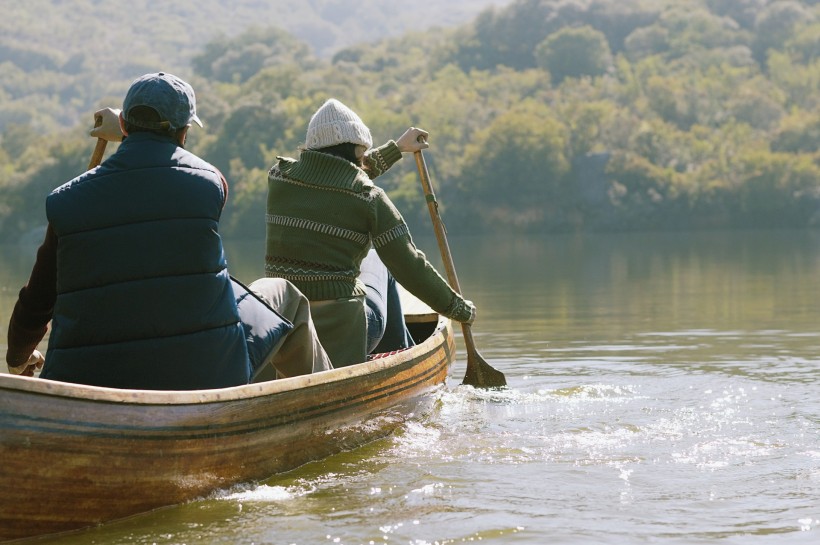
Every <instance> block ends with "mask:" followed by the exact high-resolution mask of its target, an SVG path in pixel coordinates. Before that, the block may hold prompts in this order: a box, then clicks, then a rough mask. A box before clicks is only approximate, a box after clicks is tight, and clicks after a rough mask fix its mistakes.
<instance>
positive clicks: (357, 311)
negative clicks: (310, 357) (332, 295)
mask: <svg viewBox="0 0 820 545" xmlns="http://www.w3.org/2000/svg"><path fill="white" fill-rule="evenodd" d="M310 310H311V312H312V313H313V320H314V322H315V324H316V331H317V332H318V334H319V338H320V339H321V340H322V346H324V347H325V350H327V353H328V355H329V356H330V360H331V361H332V362H333V366H334V367H346V366H348V365H353V364H355V363H362V362H363V361H365V359H366V358H367V316H366V314H365V304H364V295H360V296H358V297H347V298H342V299H329V300H325V301H311V302H310Z"/></svg>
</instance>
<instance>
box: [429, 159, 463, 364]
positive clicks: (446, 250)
mask: <svg viewBox="0 0 820 545" xmlns="http://www.w3.org/2000/svg"><path fill="white" fill-rule="evenodd" d="M414 155H415V157H416V166H417V167H418V169H419V175H420V176H421V186H422V188H423V189H424V196H425V198H426V200H427V209H428V210H429V211H430V218H431V219H432V220H433V230H434V231H435V233H436V240H437V241H438V247H439V250H440V251H441V259H442V261H443V262H444V270H445V271H446V272H447V280H449V282H450V287H452V288H453V289H454V290H456V291H457V292H458V293H459V295H462V293H461V286H460V285H459V283H458V275H457V274H456V266H455V263H453V255H452V254H451V253H450V245H449V244H448V243H447V233H446V229H445V227H444V222H443V221H442V219H441V215H440V214H439V210H438V201H437V200H436V194H435V192H434V191H433V186H432V184H431V183H430V174H429V173H428V172H427V163H426V162H425V160H424V155H423V153H422V152H421V151H417V152H415V153H414ZM461 329H462V332H463V333H464V344H465V345H466V346H467V352H472V351H474V350H475V349H476V348H475V342H474V341H473V331H472V329H471V328H470V324H465V323H462V324H461Z"/></svg>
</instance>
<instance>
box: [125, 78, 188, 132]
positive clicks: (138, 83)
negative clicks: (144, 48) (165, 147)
mask: <svg viewBox="0 0 820 545" xmlns="http://www.w3.org/2000/svg"><path fill="white" fill-rule="evenodd" d="M122 119H123V122H124V128H125V130H126V132H136V131H138V130H148V131H151V132H158V133H161V134H169V135H172V136H173V135H176V134H179V133H180V132H183V131H184V130H185V129H187V127H189V126H190V124H191V121H193V122H195V123H196V124H197V125H199V126H200V127H201V126H202V121H200V120H199V117H197V115H196V97H195V96H194V90H193V88H192V87H191V86H190V85H188V83H186V82H184V81H183V80H181V79H179V78H178V77H176V76H174V75H172V74H168V73H165V72H158V73H155V74H146V75H144V76H142V77H140V78H137V79H136V80H134V82H133V83H132V84H131V87H130V88H129V89H128V93H127V94H126V95H125V100H124V101H123V103H122Z"/></svg>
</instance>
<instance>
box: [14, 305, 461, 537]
mask: <svg viewBox="0 0 820 545" xmlns="http://www.w3.org/2000/svg"><path fill="white" fill-rule="evenodd" d="M454 354H455V350H454V341H453V335H452V328H451V325H450V322H449V321H447V320H443V319H442V320H440V321H439V322H438V325H437V326H436V328H435V331H434V333H433V334H432V335H431V336H430V337H429V338H428V339H427V340H426V341H424V342H423V343H421V344H419V345H418V346H416V347H413V348H411V349H409V350H406V351H403V352H400V353H398V354H395V355H391V356H387V357H384V358H381V359H376V360H373V361H370V362H367V363H363V364H359V365H354V366H351V367H345V368H342V369H336V370H333V371H329V372H325V373H319V374H316V375H310V376H305V377H294V378H291V379H284V380H278V381H272V382H267V383H260V384H251V385H247V386H240V387H236V388H228V389H224V390H203V391H193V392H148V391H136V390H116V389H109V388H97V387H92V386H83V385H74V384H67V383H60V382H54V381H47V380H41V379H30V378H26V377H14V376H9V375H0V483H2V489H3V490H4V492H3V494H0V506H1V507H2V508H1V509H0V540H8V539H16V538H21V537H28V536H34V535H41V534H49V533H56V532H62V531H67V530H74V529H78V528H83V527H87V526H91V525H95V524H98V523H101V522H105V521H108V520H113V519H117V518H122V517H125V516H129V515H133V514H136V513H141V512H145V511H149V510H151V509H155V508H157V507H161V506H166V505H173V504H177V503H181V502H184V501H187V500H191V499H194V498H197V497H202V496H204V495H207V494H208V493H210V492H212V491H214V490H217V489H220V488H226V487H229V486H231V485H234V484H237V483H242V482H253V481H258V480H261V479H265V478H267V477H270V476H272V475H274V474H276V473H279V472H283V471H287V470H290V469H293V468H295V467H298V466H300V465H302V464H305V463H307V462H309V461H312V460H318V459H321V458H324V457H326V456H328V455H331V454H334V453H337V452H341V451H342V450H347V449H350V448H354V447H356V446H359V445H361V444H364V443H366V442H369V441H372V440H374V439H377V438H379V437H383V436H385V435H387V434H389V433H390V432H391V431H392V430H393V429H395V428H396V427H397V426H398V425H400V424H401V423H402V422H404V421H405V420H406V419H407V418H408V417H412V416H414V415H417V414H418V413H419V411H421V410H424V408H425V406H426V405H427V404H428V403H429V401H430V400H431V399H432V396H430V395H428V394H430V393H431V392H432V391H434V390H435V389H437V388H439V387H441V386H442V385H443V384H444V382H445V380H446V377H447V372H448V369H449V365H450V364H451V362H452V360H453V357H454Z"/></svg>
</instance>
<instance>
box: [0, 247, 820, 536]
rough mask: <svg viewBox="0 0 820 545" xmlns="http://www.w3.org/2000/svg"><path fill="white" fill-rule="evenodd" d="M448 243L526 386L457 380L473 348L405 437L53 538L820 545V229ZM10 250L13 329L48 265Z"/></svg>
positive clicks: (501, 359)
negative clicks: (28, 286) (23, 297)
mask: <svg viewBox="0 0 820 545" xmlns="http://www.w3.org/2000/svg"><path fill="white" fill-rule="evenodd" d="M417 242H419V243H420V246H421V247H422V248H423V249H424V250H425V252H426V253H427V254H428V255H429V256H431V257H433V256H435V255H437V251H436V247H435V241H434V240H432V239H431V240H423V239H422V240H419V241H417ZM450 246H451V249H452V250H453V254H454V258H455V261H456V267H457V269H458V273H459V280H460V282H461V284H462V287H463V288H464V290H465V293H466V295H467V296H468V297H469V298H471V299H473V300H474V301H475V302H476V303H477V305H478V309H479V319H478V321H477V322H476V324H475V326H474V328H473V331H474V333H475V339H476V344H477V346H478V347H479V349H480V351H481V353H482V355H483V356H484V357H485V359H487V360H488V361H489V362H490V363H491V364H492V365H493V366H494V367H497V368H498V369H500V370H502V371H503V372H504V373H505V374H506V376H507V379H508V383H509V385H510V387H509V388H508V389H507V390H503V391H480V390H474V389H472V388H469V387H461V386H459V385H458V384H459V383H460V380H461V377H462V376H463V374H464V360H465V359H464V355H463V353H460V358H459V362H458V363H457V364H456V365H455V366H454V369H453V370H452V373H451V378H450V380H449V384H448V386H449V388H448V389H446V390H444V391H441V392H439V393H438V394H437V399H436V400H435V401H436V404H435V407H436V410H435V412H434V414H433V415H432V416H430V417H428V418H426V419H424V420H421V421H414V422H411V423H409V424H407V425H405V426H403V427H402V429H401V430H400V431H399V433H397V434H396V435H394V436H393V437H390V438H387V439H384V440H380V441H377V442H375V443H372V444H369V445H366V446H365V447H362V448H359V449H356V450H354V451H351V452H346V453H342V454H340V455H338V456H334V457H331V458H329V459H326V460H323V461H319V462H315V463H312V464H308V465H306V466H303V467H301V468H299V469H297V470H295V471H292V472H290V473H287V474H285V475H281V476H278V477H273V478H271V479H269V480H267V481H265V482H263V483H250V484H246V485H243V486H238V487H236V488H233V489H230V490H225V491H221V492H220V493H217V494H214V495H213V496H212V497H209V498H205V499H202V500H200V501H197V502H192V503H190V504H187V505H183V506H178V507H174V508H170V509H164V510H160V511H157V512H154V513H150V514H147V515H144V516H140V517H135V518H133V519H129V520H127V521H123V522H120V523H116V524H109V525H106V526H103V527H101V528H98V529H94V530H91V531H87V532H84V533H82V534H79V535H77V536H68V537H63V538H60V539H55V540H48V542H54V543H94V542H96V543H146V544H148V543H203V542H208V543H226V544H227V543H299V544H315V543H340V544H360V543H361V544H389V543H407V544H413V545H422V544H431V545H432V544H435V543H440V544H444V543H447V544H454V543H476V542H488V543H504V544H506V543H516V544H519V543H526V544H542V543H617V544H627V543H650V542H651V543H676V544H677V543H687V544H688V543H720V544H721V545H722V544H727V543H728V544H746V543H771V542H773V541H771V540H772V539H776V542H777V543H816V542H818V540H820V399H818V397H817V384H818V379H820V327H818V324H820V233H814V232H771V233H770V232H759V233H758V232H751V233H749V232H746V233H697V234H656V235H644V234H629V235H602V236H589V235H587V236H558V237H515V238H504V237H498V238H489V239H488V238H474V239H456V238H452V239H451V241H450ZM261 251H262V250H261V249H260V243H259V242H258V241H254V242H247V243H241V244H237V243H234V244H231V245H229V247H228V253H229V261H230V264H231V269H232V271H233V272H234V274H235V275H237V276H238V277H239V278H240V279H242V280H246V281H250V280H253V279H254V278H256V277H257V276H259V275H260V271H261V270H262V263H261V261H262V260H261V257H260V256H261ZM4 255H6V257H7V259H5V260H4V262H3V264H0V286H1V287H2V290H3V291H2V292H0V297H2V298H3V299H2V311H1V312H2V313H3V327H5V323H6V322H7V316H8V312H10V309H11V305H12V304H13V302H14V296H15V295H16V291H17V289H18V288H19V285H20V284H21V283H22V282H23V281H24V280H25V276H26V275H27V274H28V270H27V269H28V267H29V266H30V262H26V260H27V259H28V258H27V257H25V256H20V255H18V256H17V257H13V256H12V257H10V254H4ZM3 337H4V338H5V335H4V336H3ZM457 344H458V346H459V349H460V350H462V349H463V345H461V343H460V342H458V343H457Z"/></svg>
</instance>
